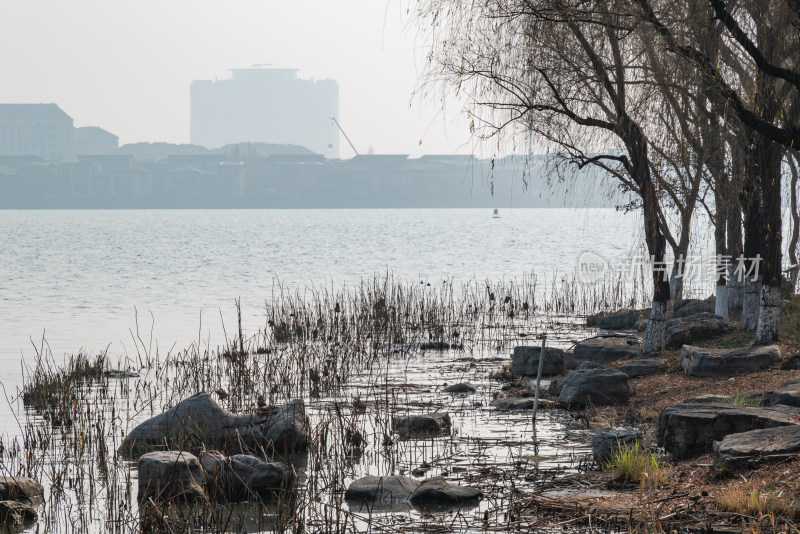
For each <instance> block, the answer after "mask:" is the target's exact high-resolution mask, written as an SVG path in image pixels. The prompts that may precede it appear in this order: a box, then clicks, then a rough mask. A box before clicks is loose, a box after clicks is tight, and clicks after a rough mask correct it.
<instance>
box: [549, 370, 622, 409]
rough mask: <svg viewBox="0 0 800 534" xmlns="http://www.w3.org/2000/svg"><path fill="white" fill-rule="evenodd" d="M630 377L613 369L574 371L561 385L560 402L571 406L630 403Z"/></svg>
mask: <svg viewBox="0 0 800 534" xmlns="http://www.w3.org/2000/svg"><path fill="white" fill-rule="evenodd" d="M629 396H630V390H629V388H628V375H626V374H625V373H620V372H619V371H616V370H613V369H584V370H581V371H577V370H576V371H572V372H571V373H570V374H569V375H567V377H566V378H565V379H564V381H563V383H562V384H561V393H559V395H558V401H559V402H560V403H562V404H566V405H569V406H585V405H587V404H594V405H598V406H600V405H603V406H605V405H617V404H625V403H626V402H628V397H629Z"/></svg>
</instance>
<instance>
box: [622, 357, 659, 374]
mask: <svg viewBox="0 0 800 534" xmlns="http://www.w3.org/2000/svg"><path fill="white" fill-rule="evenodd" d="M666 362H667V360H664V359H661V358H658V359H643V360H631V361H629V362H625V363H624V364H622V365H620V366H619V367H617V371H620V372H622V373H625V374H626V375H628V376H629V377H631V378H636V377H639V376H650V375H654V374H657V373H659V372H661V369H662V368H663V366H664V364H665V363H666Z"/></svg>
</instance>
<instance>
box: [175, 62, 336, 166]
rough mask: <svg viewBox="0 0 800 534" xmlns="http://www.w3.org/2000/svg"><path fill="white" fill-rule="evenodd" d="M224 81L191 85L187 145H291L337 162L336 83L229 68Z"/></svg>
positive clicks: (287, 71)
mask: <svg viewBox="0 0 800 534" xmlns="http://www.w3.org/2000/svg"><path fill="white" fill-rule="evenodd" d="M231 72H232V77H231V79H229V80H218V81H210V80H195V81H193V82H192V85H191V134H190V137H191V142H192V143H193V144H196V145H203V146H205V147H208V148H218V147H221V146H223V145H228V144H232V143H240V142H257V143H258V142H260V143H272V144H294V145H301V146H304V147H306V148H308V149H310V150H312V151H313V152H316V153H317V154H323V155H325V156H326V157H329V158H338V157H339V131H338V129H337V128H336V126H335V125H334V124H333V122H332V121H331V117H338V116H339V84H338V83H336V81H335V80H318V81H314V80H302V79H298V78H297V71H296V70H294V69H263V68H254V69H233V70H232V71H231Z"/></svg>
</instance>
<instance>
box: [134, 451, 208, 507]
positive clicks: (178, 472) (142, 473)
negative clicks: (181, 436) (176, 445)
mask: <svg viewBox="0 0 800 534" xmlns="http://www.w3.org/2000/svg"><path fill="white" fill-rule="evenodd" d="M138 466H139V500H140V501H141V500H144V499H148V498H151V499H153V500H162V499H163V500H177V501H194V500H196V499H200V498H202V497H203V496H204V495H205V492H204V487H205V484H206V473H205V471H204V470H203V468H202V467H201V466H200V462H199V461H198V460H197V456H195V455H194V454H190V453H188V452H182V451H156V452H149V453H147V454H143V455H142V456H141V457H140V458H139V461H138Z"/></svg>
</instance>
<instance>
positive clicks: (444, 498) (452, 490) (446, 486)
mask: <svg viewBox="0 0 800 534" xmlns="http://www.w3.org/2000/svg"><path fill="white" fill-rule="evenodd" d="M481 497H483V493H482V492H481V491H480V490H479V489H477V488H471V487H468V486H457V485H455V484H450V483H449V482H447V481H446V480H445V479H444V478H442V477H432V478H428V479H426V480H423V481H422V482H421V483H420V485H419V486H417V489H415V490H414V492H413V493H412V494H411V502H413V503H414V504H416V505H417V506H459V505H463V504H468V503H476V502H477V501H479V500H480V499H481Z"/></svg>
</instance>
